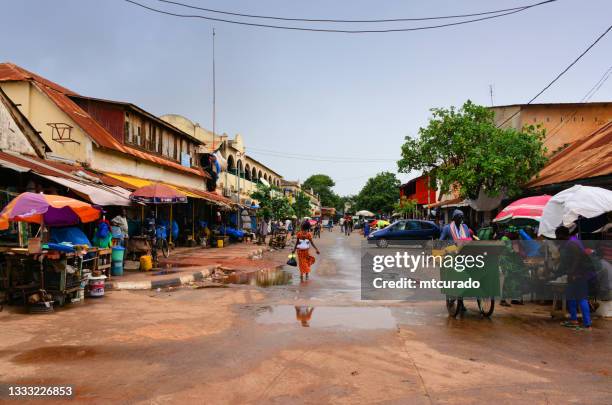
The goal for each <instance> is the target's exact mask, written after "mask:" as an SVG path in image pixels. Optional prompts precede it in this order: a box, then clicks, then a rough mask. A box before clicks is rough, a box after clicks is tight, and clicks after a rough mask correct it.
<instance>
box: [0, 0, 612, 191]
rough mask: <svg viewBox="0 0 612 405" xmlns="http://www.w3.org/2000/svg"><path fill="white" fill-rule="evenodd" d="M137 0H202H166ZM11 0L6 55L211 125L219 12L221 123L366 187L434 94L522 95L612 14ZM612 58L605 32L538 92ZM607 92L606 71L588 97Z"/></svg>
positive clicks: (601, 3)
mask: <svg viewBox="0 0 612 405" xmlns="http://www.w3.org/2000/svg"><path fill="white" fill-rule="evenodd" d="M136 1H140V2H141V3H143V4H147V5H150V6H152V7H156V8H160V9H163V10H170V11H174V12H182V13H187V14H194V13H198V12H197V11H196V10H191V11H189V10H181V9H180V8H178V7H176V6H172V5H169V4H164V3H162V2H159V1H158V0H136ZM179 1H182V2H184V3H190V4H193V5H198V6H201V7H207V8H213V9H220V10H226V11H232V12H241V13H251V14H259V15H274V16H286V17H301V18H334V19H379V18H385V19H387V18H408V17H424V16H425V17H427V16H440V15H449V14H462V13H471V12H480V11H489V10H494V9H501V8H509V7H516V6H517V5H525V4H531V3H535V2H537V0H536V1H532V2H530V1H529V0H522V1H516V2H515V1H501V0H500V1H491V0H465V1H453V0H432V1H405V0H385V1H372V0H335V1H333V2H332V1H325V0H311V1H307V2H306V1H302V2H298V1H288V0H259V1H246V0H238V1H227V0H226V1H221V0H179ZM2 8H3V9H2V24H0V38H2V41H1V44H2V45H1V46H0V60H2V61H10V62H14V63H16V64H19V65H21V66H23V67H25V68H27V69H29V70H32V71H34V72H36V73H39V74H41V75H42V76H45V77H47V78H49V79H51V80H54V81H56V82H58V83H60V84H62V85H64V86H66V87H68V88H70V89H73V90H75V91H77V92H79V93H81V94H84V95H88V96H93V97H101V98H110V99H116V100H124V101H130V102H132V103H134V104H137V105H139V106H141V107H142V108H144V109H146V110H148V111H150V112H152V113H154V114H158V115H161V114H165V113H175V114H182V115H185V116H187V117H189V118H191V119H192V120H194V121H197V122H199V123H201V124H202V125H203V126H205V127H209V128H210V127H211V122H212V113H211V111H212V107H211V100H212V62H211V55H212V46H211V31H212V28H213V26H214V28H215V30H216V32H217V36H216V49H217V52H216V55H217V57H216V59H217V130H218V131H219V132H226V133H228V134H230V135H234V134H236V133H240V134H242V135H243V136H244V138H245V142H246V145H247V150H248V153H250V154H251V155H252V156H254V157H255V158H256V159H259V160H261V161H262V162H265V163H267V164H268V165H269V166H271V167H272V168H274V169H275V170H276V171H278V172H280V173H281V174H283V175H284V176H285V178H287V179H300V180H304V179H305V178H306V177H308V176H309V175H310V174H313V173H327V174H330V175H331V176H332V178H334V179H335V180H336V183H337V186H336V191H337V192H338V193H340V194H349V193H356V192H358V191H359V189H360V188H361V186H362V185H363V184H364V182H365V181H366V180H367V178H368V177H369V176H371V175H373V174H375V173H377V172H380V171H383V170H391V171H395V170H396V164H395V161H396V160H397V159H398V157H399V151H400V146H401V144H402V141H403V139H404V137H405V136H408V135H414V134H416V132H417V131H418V128H419V127H420V126H422V125H425V124H426V123H427V119H428V117H429V109H430V108H431V107H440V106H450V105H459V104H461V103H463V102H464V101H465V100H466V99H468V98H469V99H472V100H473V101H475V102H478V103H481V104H486V105H489V104H490V103H491V98H490V94H489V86H490V85H493V89H494V103H495V104H513V103H522V102H526V101H527V100H529V99H530V98H531V97H532V96H533V95H535V94H536V93H537V92H538V91H539V90H540V89H541V88H542V87H543V86H544V85H545V84H547V83H548V82H549V81H550V80H552V78H554V77H555V75H557V74H558V73H559V72H560V71H561V70H562V69H563V68H565V66H567V65H568V64H569V63H570V62H571V61H572V60H573V59H574V58H575V57H576V56H578V54H580V53H581V52H582V51H583V50H584V49H585V48H586V47H587V45H589V44H590V43H591V42H592V41H593V40H594V39H595V38H596V37H597V36H599V35H600V34H601V33H602V32H603V31H604V30H605V29H606V28H607V27H608V26H609V24H610V15H612V2H610V1H608V0H589V1H583V0H558V1H556V2H553V3H550V4H547V5H543V6H540V7H536V8H533V9H530V10H527V11H524V12H521V13H517V14H514V15H510V16H507V17H503V18H499V19H493V20H489V21H482V22H477V23H474V24H469V25H462V26H456V27H449V28H444V29H438V30H427V31H416V32H398V33H387V34H358V35H347V34H332V33H316V32H297V31H287V30H273V29H264V28H253V27H245V26H238V25H230V24H227V23H222V22H214V23H212V22H210V21H205V20H200V19H182V18H175V17H170V16H166V15H159V14H154V13H152V12H149V11H146V10H144V9H142V8H139V7H137V6H134V5H131V4H129V3H127V2H125V1H124V0H105V1H95V0H56V1H46V0H21V1H3V2H2ZM209 15H210V14H209ZM216 16H217V17H221V18H223V16H221V15H216ZM225 17H226V18H229V17H227V16H225ZM231 18H234V19H238V17H231ZM257 22H264V23H265V22H266V21H262V20H259V21H257ZM268 23H272V24H274V23H275V22H273V21H268ZM276 24H279V22H276ZM281 24H282V23H281ZM286 24H290V23H286ZM427 24H431V22H424V23H423V22H417V23H405V22H404V23H401V24H399V23H396V24H381V25H371V24H369V25H366V24H359V25H357V26H352V25H348V24H344V25H338V26H332V25H331V24H328V25H321V27H324V28H353V29H355V28H357V29H359V28H364V27H367V28H384V27H391V28H399V27H409V26H410V27H415V26H419V25H427ZM294 25H296V26H298V25H299V24H294ZM302 26H314V23H309V24H302ZM611 65H612V34H609V37H606V38H604V40H602V41H601V42H600V43H599V44H598V45H597V46H596V47H595V48H594V49H593V50H592V51H591V52H590V53H589V54H588V55H587V56H586V57H585V58H583V59H582V60H581V61H580V62H579V63H578V64H577V65H576V66H575V67H574V68H573V69H572V70H571V71H570V72H569V73H568V74H566V75H565V76H564V77H563V78H562V79H561V80H560V81H559V82H557V83H556V84H555V85H554V87H552V88H551V89H550V90H549V91H547V92H546V93H545V94H544V95H543V96H542V97H541V98H539V99H538V101H540V102H571V101H579V100H581V99H582V98H583V96H584V95H585V94H586V93H587V92H588V91H589V89H591V88H592V87H593V85H594V84H595V83H596V82H597V81H598V80H599V79H600V78H601V77H602V75H604V73H605V72H606V70H607V69H608V68H609V67H610V66H611ZM611 99H612V80H609V81H607V82H606V83H604V84H603V86H601V88H600V89H599V91H598V92H597V94H596V95H595V96H594V97H593V98H592V99H591V101H610V100H611ZM401 178H402V179H403V180H406V179H407V178H408V177H407V176H402V177H401Z"/></svg>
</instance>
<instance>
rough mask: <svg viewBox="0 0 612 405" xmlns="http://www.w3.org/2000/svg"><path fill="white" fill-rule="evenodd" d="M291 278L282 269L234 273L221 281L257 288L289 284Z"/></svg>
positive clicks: (289, 274)
mask: <svg viewBox="0 0 612 405" xmlns="http://www.w3.org/2000/svg"><path fill="white" fill-rule="evenodd" d="M292 279H293V276H292V275H291V273H289V272H287V271H284V270H282V269H266V270H260V271H255V272H250V273H239V272H234V273H231V274H228V275H227V277H226V278H225V279H224V280H223V282H224V283H226V284H248V285H253V286H258V287H271V286H275V285H287V284H291V281H292Z"/></svg>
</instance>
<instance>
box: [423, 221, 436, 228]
mask: <svg viewBox="0 0 612 405" xmlns="http://www.w3.org/2000/svg"><path fill="white" fill-rule="evenodd" d="M421 228H422V229H433V224H430V223H429V222H421Z"/></svg>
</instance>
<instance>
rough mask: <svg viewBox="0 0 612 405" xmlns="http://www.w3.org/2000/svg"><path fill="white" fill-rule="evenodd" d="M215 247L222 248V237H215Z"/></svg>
mask: <svg viewBox="0 0 612 405" xmlns="http://www.w3.org/2000/svg"><path fill="white" fill-rule="evenodd" d="M217 247H218V248H222V247H223V239H217Z"/></svg>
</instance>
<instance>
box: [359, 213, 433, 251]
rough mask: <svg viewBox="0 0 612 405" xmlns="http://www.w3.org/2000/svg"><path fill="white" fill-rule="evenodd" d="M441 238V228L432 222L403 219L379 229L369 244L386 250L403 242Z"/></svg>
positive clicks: (369, 237) (372, 235) (371, 236)
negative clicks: (374, 244)
mask: <svg viewBox="0 0 612 405" xmlns="http://www.w3.org/2000/svg"><path fill="white" fill-rule="evenodd" d="M439 237H440V228H439V227H438V226H437V225H436V224H434V223H433V222H431V221H423V220H419V219H401V220H399V221H396V222H394V223H392V224H391V225H389V226H387V227H385V228H383V229H379V230H378V231H375V232H373V233H371V234H370V236H368V242H369V243H376V246H378V247H380V248H385V247H387V246H389V245H393V244H401V243H402V241H410V240H430V239H438V238H439Z"/></svg>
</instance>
